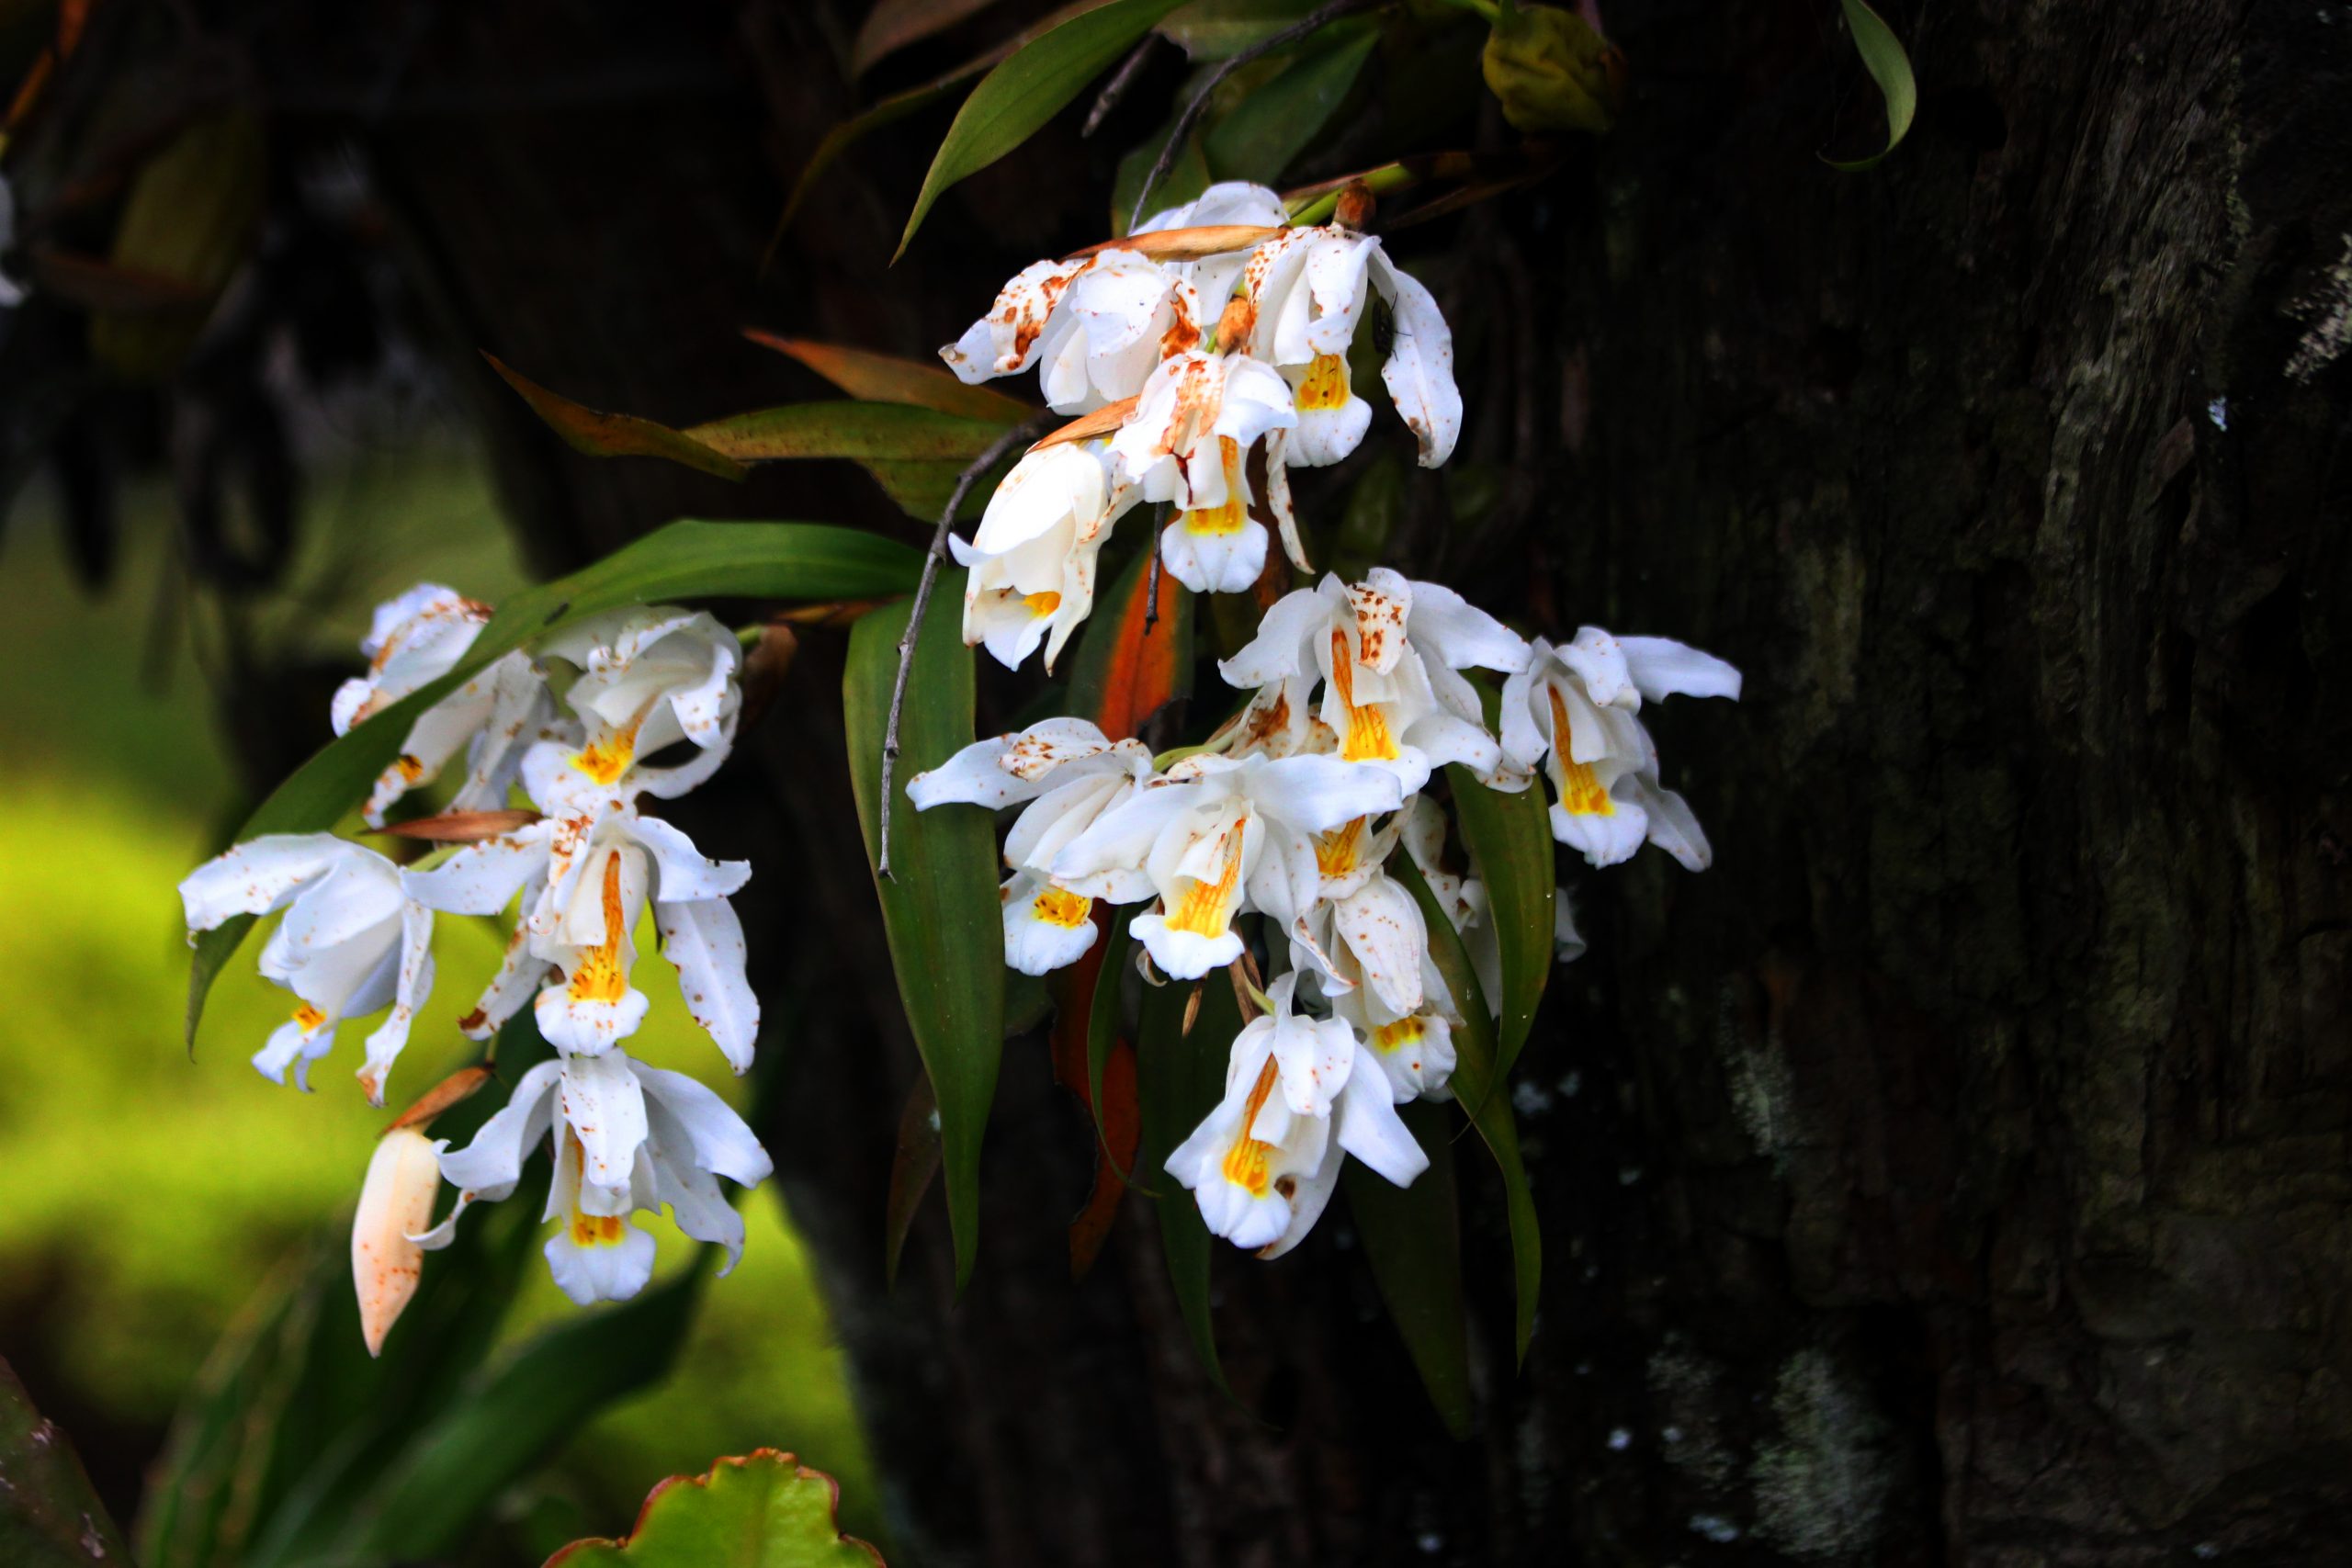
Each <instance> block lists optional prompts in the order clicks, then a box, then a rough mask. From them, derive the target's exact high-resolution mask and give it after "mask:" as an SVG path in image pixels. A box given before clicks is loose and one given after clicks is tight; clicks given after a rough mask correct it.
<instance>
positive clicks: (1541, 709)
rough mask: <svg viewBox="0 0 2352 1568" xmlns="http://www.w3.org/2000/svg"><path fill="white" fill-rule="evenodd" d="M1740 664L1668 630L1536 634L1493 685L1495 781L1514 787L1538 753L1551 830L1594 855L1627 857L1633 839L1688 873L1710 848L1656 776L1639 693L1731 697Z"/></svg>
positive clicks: (1701, 866) (1592, 858)
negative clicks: (1498, 711) (1498, 744)
mask: <svg viewBox="0 0 2352 1568" xmlns="http://www.w3.org/2000/svg"><path fill="white" fill-rule="evenodd" d="M1739 688H1740V676H1739V671H1737V670H1736V669H1734V668H1732V666H1731V665H1729V664H1727V663H1725V662H1724V660H1720V659H1717V658H1715V657H1714V656H1713V654H1708V653H1702V652H1700V651H1699V650H1698V649H1694V648H1691V647H1688V646H1686V645H1684V644H1682V643H1679V642H1675V641H1673V640H1671V639H1670V638H1667V637H1611V635H1610V634H1609V633H1607V632H1605V631H1602V630H1601V629H1600V627H1599V626H1586V627H1583V628H1582V629H1580V630H1579V631H1578V632H1577V636H1576V640H1575V641H1573V642H1570V643H1566V644H1563V645H1561V646H1559V647H1556V648H1555V647H1554V646H1553V645H1552V644H1550V643H1548V642H1545V641H1544V640H1543V639H1541V638H1538V639H1537V640H1536V642H1535V643H1534V645H1533V657H1532V659H1531V660H1529V663H1528V667H1527V669H1526V670H1525V671H1521V673H1519V674H1517V675H1515V676H1513V677H1512V678H1511V679H1510V681H1509V682H1505V683H1504V686H1503V698H1502V750H1503V759H1504V765H1503V768H1502V769H1501V770H1500V772H1499V773H1498V775H1497V777H1496V780H1495V782H1496V784H1497V786H1498V787H1500V788H1505V789H1509V788H1514V787H1519V788H1523V787H1525V784H1526V783H1527V782H1528V781H1529V780H1530V779H1531V778H1532V773H1533V770H1534V768H1535V766H1536V764H1537V763H1539V762H1541V763H1542V764H1544V770H1545V771H1546V772H1547V773H1550V775H1551V778H1552V788H1553V793H1554V795H1555V800H1554V803H1553V806H1552V836H1553V837H1554V838H1555V839H1557V840H1560V842H1562V843H1564V844H1566V845H1567V846H1568V847H1570V848H1571V849H1574V850H1577V851H1578V852H1581V853H1582V854H1583V855H1584V857H1585V859H1586V860H1588V861H1589V862H1590V863H1592V864H1594V865H1615V864H1616V863H1619V862H1621V861H1623V860H1627V859H1630V858H1631V857H1632V855H1633V853H1634V851H1636V850H1638V849H1640V848H1641V847H1642V844H1643V841H1644V840H1648V841H1649V842H1651V843H1654V844H1656V845H1657V846H1658V847H1659V848H1660V849H1663V850H1665V851H1666V852H1668V854H1671V855H1672V856H1673V857H1674V858H1675V859H1676V860H1678V861H1680V862H1681V863H1683V864H1684V865H1685V866H1687V867H1689V868H1690V869H1691V870H1692V871H1703V870H1705V869H1706V867H1707V863H1708V862H1709V860H1710V859H1712V857H1713V852H1712V851H1710V850H1709V848H1708V847H1707V835H1706V833H1705V831H1704V830H1703V829H1701V828H1700V826H1699V819H1698V818H1696V817H1695V816H1693V815H1692V814H1691V807H1690V806H1689V805H1688V804H1687V803H1686V802H1685V801H1684V800H1683V798H1682V797H1681V796H1680V795H1677V794H1675V793H1674V792H1673V791H1672V790H1670V789H1667V788H1665V787H1664V786H1663V785H1662V784H1659V783H1658V772H1657V747H1656V746H1654V745H1653V744H1651V741H1650V736H1649V731H1648V730H1646V729H1645V728H1643V727H1642V723H1641V720H1639V719H1637V718H1635V717H1634V714H1635V713H1636V712H1638V711H1639V710H1640V708H1641V705H1642V700H1643V699H1644V698H1645V697H1647V698H1649V699H1650V700H1652V701H1657V700H1659V699H1661V698H1664V697H1666V696H1668V695H1671V694H1676V693H1680V694H1685V695H1689V696H1700V697H1730V698H1732V699H1734V700H1737V698H1738V696H1739Z"/></svg>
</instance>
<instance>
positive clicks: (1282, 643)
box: [1216, 588, 1331, 689]
mask: <svg viewBox="0 0 2352 1568" xmlns="http://www.w3.org/2000/svg"><path fill="white" fill-rule="evenodd" d="M1330 615H1331V606H1330V604H1329V601H1328V600H1326V599H1325V598H1324V597H1323V595H1322V594H1321V593H1320V592H1317V590H1316V589H1312V588H1301V589H1298V590H1296V591H1295V592H1290V593H1285V594H1283V596H1282V597H1281V598H1279V599H1277V600H1275V601H1274V604H1273V608H1272V609H1270V610H1268V611H1267V612H1266V613H1265V615H1263V616H1262V617H1261V619H1260V620H1259V622H1258V635H1257V636H1256V637H1252V638H1251V639H1250V641H1249V642H1248V643H1246V644H1244V645H1243V646H1242V649H1241V650H1240V651H1239V652H1238V653H1236V654H1235V655H1234V656H1233V657H1232V658H1230V659H1227V660H1220V661H1219V662H1218V664H1217V667H1216V672H1217V673H1218V674H1219V675H1222V676H1223V677H1225V683H1226V684H1227V685H1228V686H1238V687H1242V688H1244V689H1248V688H1250V687H1253V686H1265V685H1271V684H1272V682H1276V681H1278V680H1281V679H1282V678H1283V677H1284V676H1286V675H1296V674H1298V673H1300V672H1301V671H1303V670H1305V669H1307V668H1308V667H1309V664H1308V661H1307V651H1306V639H1307V638H1308V637H1309V636H1311V635H1312V634H1313V633H1315V632H1317V631H1318V630H1321V629H1322V628H1323V627H1324V626H1325V625H1326V624H1327V623H1328V622H1329V619H1330Z"/></svg>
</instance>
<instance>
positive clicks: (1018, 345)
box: [939, 248, 1231, 414]
mask: <svg viewBox="0 0 2352 1568" xmlns="http://www.w3.org/2000/svg"><path fill="white" fill-rule="evenodd" d="M1230 286H1231V284H1230V280H1229V279H1228V280H1227V287H1228V288H1229V287H1230ZM1200 340H1201V304H1200V297H1199V296H1198V295H1197V294H1196V293H1195V292H1194V289H1193V283H1192V280H1191V278H1190V277H1189V276H1187V275H1186V274H1185V273H1184V271H1182V269H1180V268H1175V267H1166V266H1161V265H1159V263H1157V262H1154V261H1151V260H1149V259H1148V258H1147V257H1145V256H1144V255H1142V254H1139V253H1137V252H1135V251H1131V250H1125V249H1116V248H1114V249H1111V250H1104V251H1098V252H1096V253H1094V254H1091V255H1088V256H1082V257H1077V258H1074V259H1071V260H1069V261H1041V262H1035V263H1033V264H1031V265H1029V266H1027V267H1025V268H1023V270H1022V271H1021V273H1020V274H1018V275H1017V276H1014V277H1013V279H1012V281H1011V282H1009V283H1007V284H1006V285H1005V286H1004V288H1003V289H1002V290H1001V292H1000V293H999V294H998V295H997V297H996V302H995V303H994V304H993V305H991V306H990V307H989V313H988V314H987V315H985V316H983V317H981V318H980V319H979V320H978V321H975V322H973V323H972V324H971V326H970V327H969V328H967V329H966V331H965V333H964V335H963V336H962V337H960V338H958V339H956V342H954V343H952V344H948V345H947V346H946V347H944V348H943V349H941V350H940V351H939V356H940V358H942V359H944V360H945V361H946V362H947V367H948V368H949V369H951V370H953V371H955V372H956V377H957V378H959V379H960V380H962V381H963V382H964V383H965V384H966V385H967V386H969V385H976V384H978V383H979V382H981V381H986V380H989V379H991V378H995V377H999V376H1013V375H1018V374H1019V373H1020V372H1022V371H1023V370H1026V369H1028V368H1029V367H1031V366H1033V365H1035V366H1037V367H1039V370H1038V379H1039V383H1040V386H1041V389H1042V390H1043V391H1044V392H1045V394H1046V403H1047V404H1048V405H1049V406H1050V407H1052V408H1053V410H1054V411H1055V412H1057V413H1066V414H1074V413H1085V412H1089V411H1090V410H1092V409H1098V408H1101V407H1103V405H1104V404H1106V403H1114V402H1117V401H1119V400H1121V399H1123V398H1130V397H1133V396H1135V394H1136V390H1137V389H1140V388H1141V387H1142V386H1143V383H1144V378H1146V377H1148V376H1149V375H1150V374H1151V371H1152V367H1154V366H1156V365H1158V364H1159V362H1160V360H1162V359H1163V358H1165V357H1167V356H1168V355H1171V354H1175V353H1179V352H1181V351H1182V350H1184V349H1188V348H1191V347H1192V346H1193V345H1194V344H1197V343H1199V342H1200Z"/></svg>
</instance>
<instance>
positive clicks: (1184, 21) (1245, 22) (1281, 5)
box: [1159, 0, 1323, 62]
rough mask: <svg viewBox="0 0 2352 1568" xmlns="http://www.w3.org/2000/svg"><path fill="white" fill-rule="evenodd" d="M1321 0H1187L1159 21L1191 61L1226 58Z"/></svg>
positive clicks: (1163, 32) (1303, 15) (1163, 33)
mask: <svg viewBox="0 0 2352 1568" xmlns="http://www.w3.org/2000/svg"><path fill="white" fill-rule="evenodd" d="M1321 4H1323V0H1191V3H1190V4H1188V5H1184V6H1178V7H1177V8H1176V9H1175V10H1173V11H1171V12H1170V13H1169V15H1168V19H1167V20H1165V21H1163V22H1161V23H1160V24H1159V34H1160V36H1161V37H1162V38H1165V39H1169V40H1170V41H1171V42H1173V43H1175V44H1177V45H1178V46H1180V47H1181V48H1182V50H1183V51H1184V53H1185V56H1186V58H1188V59H1190V60H1193V61H1194V62H1201V61H1218V60H1227V59H1230V58H1231V57H1233V56H1234V55H1237V54H1238V53H1240V52H1241V51H1243V50H1245V49H1248V48H1249V47H1250V46H1251V45H1252V44H1257V43H1262V42H1264V41H1265V40H1266V39H1270V38H1272V37H1273V36H1274V35H1275V34H1276V33H1278V32H1280V31H1282V30H1283V28H1287V27H1289V26H1291V25H1292V24H1294V23H1295V22H1299V21H1303V20H1305V19H1306V14H1307V13H1308V12H1309V11H1312V10H1314V9H1315V7H1316V6H1319V5H1321Z"/></svg>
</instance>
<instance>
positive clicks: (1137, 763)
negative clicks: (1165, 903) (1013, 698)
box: [907, 718, 1153, 975]
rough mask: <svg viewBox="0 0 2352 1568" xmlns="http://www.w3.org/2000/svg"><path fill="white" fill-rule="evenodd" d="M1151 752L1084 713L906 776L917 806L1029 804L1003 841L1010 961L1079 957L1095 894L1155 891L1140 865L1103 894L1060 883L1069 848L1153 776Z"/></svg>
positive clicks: (1035, 965) (1134, 895) (1112, 879)
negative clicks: (1058, 865) (1058, 873)
mask: <svg viewBox="0 0 2352 1568" xmlns="http://www.w3.org/2000/svg"><path fill="white" fill-rule="evenodd" d="M1151 772H1152V768H1151V753H1150V751H1149V750H1147V749H1145V747H1144V746H1143V745H1142V744H1141V743H1140V742H1137V741H1134V740H1121V741H1117V742H1114V741H1112V740H1110V739H1108V738H1106V737H1105V736H1104V735H1103V732H1102V731H1101V730H1100V729H1098V728H1095V727H1094V726H1093V725H1091V724H1089V723H1087V722H1086V721H1085V720H1084V719H1078V718H1056V719H1048V720H1046V722H1045V723H1043V724H1039V725H1035V726H1033V727H1031V728H1028V729H1024V730H1019V731H1016V732H1015V733H1013V734H1011V735H1004V736H999V737H997V738H996V739H992V740H980V741H976V742H974V743H973V744H972V745H969V746H967V747H965V748H964V749H963V750H961V751H958V752H956V755H955V756H953V757H950V758H949V759H948V760H947V761H944V762H943V763H941V764H940V765H939V766H938V767H936V768H933V769H932V770H931V771H930V772H928V773H918V774H916V775H915V776H914V777H913V778H912V779H910V780H909V781H908V783H907V798H908V799H909V800H910V801H912V802H913V803H914V805H915V808H916V809H917V810H922V811H927V810H929V809H931V808H932V807H934V806H943V805H946V804H949V803H951V802H961V803H965V804H968V805H974V806H985V807H989V808H991V809H994V808H997V807H1005V806H1013V805H1019V804H1021V803H1023V802H1026V803H1028V804H1027V807H1026V809H1024V810H1023V812H1022V813H1021V815H1020V817H1019V818H1016V819H1015V820H1014V822H1013V825H1012V832H1011V833H1009V834H1008V835H1007V836H1006V838H1005V841H1004V861H1005V864H1006V865H1007V866H1009V867H1010V868H1012V875H1011V876H1010V877H1009V878H1007V879H1006V881H1005V883H1004V886H1002V887H1001V889H1000V890H999V893H998V897H999V900H1000V902H1001V906H1002V908H1003V914H1004V961H1005V962H1006V963H1007V964H1010V965H1012V967H1013V968H1015V969H1018V970H1019V971H1021V972H1022V973H1023V974H1024V975H1044V974H1046V973H1049V972H1050V971H1052V970H1055V969H1058V968H1060V967H1062V966H1063V965H1064V964H1074V963H1076V962H1077V961H1078V959H1079V958H1080V956H1081V955H1082V954H1084V953H1086V952H1087V951H1088V950H1089V949H1090V948H1091V947H1092V946H1093V945H1094V938H1095V928H1094V921H1093V919H1092V916H1093V909H1094V898H1095V897H1098V896H1099V897H1105V898H1108V899H1109V900H1110V901H1112V902H1114V903H1129V904H1131V903H1136V902H1138V901H1140V900H1142V899H1145V898H1148V897H1151V895H1152V892H1153V888H1152V884H1151V881H1150V879H1149V878H1148V876H1146V875H1145V874H1143V871H1142V869H1141V867H1140V866H1136V867H1133V868H1128V869H1125V870H1124V871H1121V870H1114V871H1111V872H1108V873H1106V874H1103V876H1101V877H1098V878H1096V879H1094V880H1093V881H1091V883H1090V884H1089V886H1091V887H1092V888H1094V889H1096V890H1097V891H1096V892H1095V893H1091V894H1090V893H1080V892H1077V891H1074V890H1072V889H1071V888H1069V887H1065V886H1061V885H1060V884H1059V883H1057V881H1056V880H1055V878H1054V875H1053V863H1054V858H1055V856H1056V855H1057V854H1058V853H1060V852H1061V849H1062V846H1063V845H1065V844H1067V843H1069V841H1070V840H1072V839H1074V838H1076V837H1077V836H1078V835H1079V834H1080V833H1082V832H1084V831H1085V830H1086V829H1088V828H1089V827H1091V826H1092V825H1093V823H1094V822H1095V821H1096V819H1097V818H1101V817H1102V816H1103V813H1104V812H1105V811H1107V810H1109V809H1111V808H1112V807H1114V806H1116V805H1118V804H1119V803H1120V802H1122V801H1124V800H1125V799H1127V798H1128V797H1129V796H1131V795H1133V794H1134V793H1135V791H1136V787H1137V786H1138V785H1139V784H1141V783H1142V782H1143V781H1144V780H1146V779H1148V778H1149V777H1150V776H1151Z"/></svg>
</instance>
